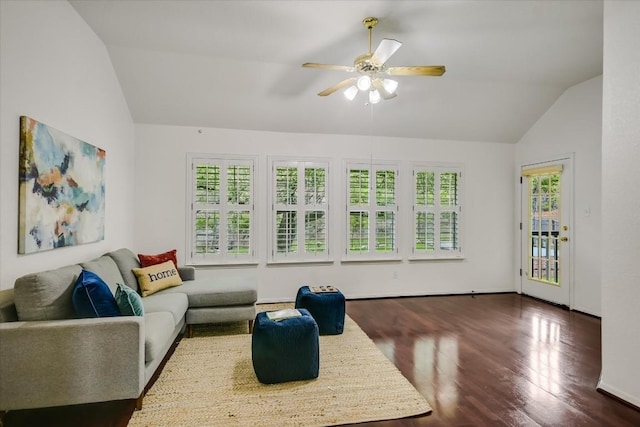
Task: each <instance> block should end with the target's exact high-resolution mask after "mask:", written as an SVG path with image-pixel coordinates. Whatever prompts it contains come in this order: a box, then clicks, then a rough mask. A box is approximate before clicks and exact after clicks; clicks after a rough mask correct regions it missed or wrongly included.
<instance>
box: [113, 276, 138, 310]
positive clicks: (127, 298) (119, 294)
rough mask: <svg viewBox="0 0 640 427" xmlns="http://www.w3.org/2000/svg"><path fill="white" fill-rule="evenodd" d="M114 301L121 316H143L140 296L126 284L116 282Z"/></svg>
mask: <svg viewBox="0 0 640 427" xmlns="http://www.w3.org/2000/svg"><path fill="white" fill-rule="evenodd" d="M117 285H118V288H117V289H116V303H117V304H118V308H119V309H120V314H122V315H123V316H144V307H143V306H142V297H141V296H140V295H138V293H137V292H136V291H134V290H133V289H131V288H130V287H128V286H125V285H122V284H120V283H118V284H117Z"/></svg>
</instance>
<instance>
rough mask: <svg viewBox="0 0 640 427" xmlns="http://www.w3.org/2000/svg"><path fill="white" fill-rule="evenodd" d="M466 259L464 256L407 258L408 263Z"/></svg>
mask: <svg viewBox="0 0 640 427" xmlns="http://www.w3.org/2000/svg"><path fill="white" fill-rule="evenodd" d="M464 259H466V257H465V256H464V255H455V256H454V255H442V256H430V257H416V256H413V257H409V262H416V261H456V260H464Z"/></svg>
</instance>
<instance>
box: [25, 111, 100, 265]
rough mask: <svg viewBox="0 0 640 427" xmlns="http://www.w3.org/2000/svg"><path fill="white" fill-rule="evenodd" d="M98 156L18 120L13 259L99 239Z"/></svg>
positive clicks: (35, 124) (39, 126) (81, 145)
mask: <svg viewBox="0 0 640 427" xmlns="http://www.w3.org/2000/svg"><path fill="white" fill-rule="evenodd" d="M105 159H106V153H105V151H104V150H102V149H100V148H98V147H95V146H93V145H91V144H88V143H86V142H83V141H80V140H79V139H76V138H74V137H72V136H69V135H67V134H65V133H63V132H60V131H58V130H56V129H53V128H51V127H49V126H47V125H45V124H43V123H40V122H38V121H36V120H34V119H32V118H30V117H26V116H21V117H20V168H19V173H20V177H19V178H20V219H19V231H18V253H20V254H29V253H33V252H40V251H46V250H49V249H56V248H61V247H64V246H75V245H82V244H85V243H90V242H96V241H99V240H103V239H104V212H105V210H104V195H105V192H104V190H105V188H104V166H105Z"/></svg>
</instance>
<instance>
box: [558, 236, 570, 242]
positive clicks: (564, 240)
mask: <svg viewBox="0 0 640 427" xmlns="http://www.w3.org/2000/svg"><path fill="white" fill-rule="evenodd" d="M560 241H561V242H568V241H569V238H568V237H561V238H560Z"/></svg>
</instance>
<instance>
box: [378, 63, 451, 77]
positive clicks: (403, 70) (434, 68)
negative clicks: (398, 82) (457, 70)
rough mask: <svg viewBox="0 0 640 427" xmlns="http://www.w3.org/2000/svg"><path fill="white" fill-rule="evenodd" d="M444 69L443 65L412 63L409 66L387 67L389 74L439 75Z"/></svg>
mask: <svg viewBox="0 0 640 427" xmlns="http://www.w3.org/2000/svg"><path fill="white" fill-rule="evenodd" d="M445 71H446V69H445V67H444V65H413V66H409V67H389V68H387V71H386V73H387V74H388V75H390V76H441V75H443V74H444V72H445Z"/></svg>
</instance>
